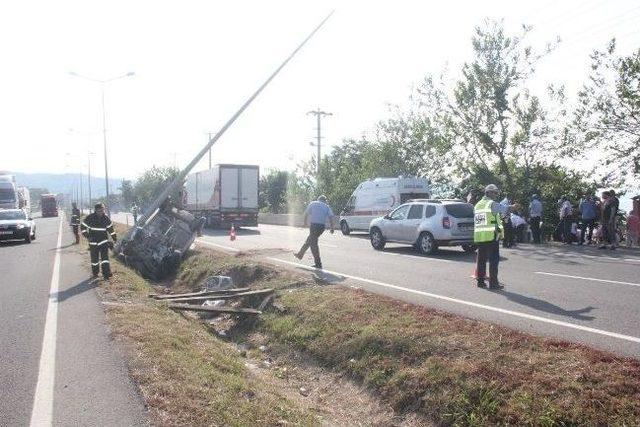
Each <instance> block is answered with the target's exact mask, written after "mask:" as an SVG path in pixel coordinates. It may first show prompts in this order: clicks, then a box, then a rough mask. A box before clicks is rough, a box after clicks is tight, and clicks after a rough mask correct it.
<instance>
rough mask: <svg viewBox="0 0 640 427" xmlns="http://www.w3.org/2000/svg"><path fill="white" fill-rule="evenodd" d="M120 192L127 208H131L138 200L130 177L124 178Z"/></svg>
mask: <svg viewBox="0 0 640 427" xmlns="http://www.w3.org/2000/svg"><path fill="white" fill-rule="evenodd" d="M119 190H120V193H121V195H122V203H123V205H124V208H125V209H130V208H131V206H132V205H133V203H134V202H135V200H136V195H135V191H134V188H133V183H132V182H131V181H130V180H128V179H123V180H122V184H120V188H119Z"/></svg>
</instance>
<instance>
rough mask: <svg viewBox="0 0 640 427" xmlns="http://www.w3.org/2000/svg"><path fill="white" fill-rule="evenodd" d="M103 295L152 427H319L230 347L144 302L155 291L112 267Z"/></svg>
mask: <svg viewBox="0 0 640 427" xmlns="http://www.w3.org/2000/svg"><path fill="white" fill-rule="evenodd" d="M112 266H113V268H114V277H113V278H112V280H111V281H110V282H108V283H107V282H103V283H102V284H101V286H100V290H99V292H100V294H101V297H102V299H103V302H104V304H105V311H106V313H107V319H108V321H109V323H110V325H111V328H112V334H113V336H114V338H115V339H116V340H118V341H120V342H121V343H122V344H123V345H124V348H125V349H126V353H127V355H128V357H129V366H130V372H131V375H132V377H133V379H134V380H135V382H136V383H137V385H138V387H139V390H140V392H141V394H142V396H143V398H144V400H145V402H146V405H147V407H148V409H149V412H150V416H151V420H152V423H153V424H154V425H194V426H195V425H221V426H222V425H224V426H250V425H256V426H257V425H315V424H318V422H317V420H316V417H315V414H314V412H313V411H311V410H308V409H304V408H300V406H299V405H297V404H296V403H294V402H292V401H290V400H289V399H287V398H286V396H283V394H282V393H281V392H280V390H278V389H276V388H275V387H273V386H272V385H271V384H269V383H266V382H263V381H260V380H259V379H258V378H256V377H255V376H254V375H252V374H251V373H250V372H249V371H248V369H247V367H246V365H245V359H244V358H243V357H241V356H240V354H239V352H238V351H237V350H236V349H235V347H234V346H233V345H232V344H229V343H227V342H224V341H221V340H219V339H217V338H216V337H214V336H212V335H211V334H210V333H209V332H208V331H207V330H206V329H205V328H204V327H203V326H202V325H201V324H199V323H196V322H193V321H190V320H189V319H187V318H185V317H183V316H181V315H179V314H177V313H175V312H173V311H172V310H169V309H168V308H166V305H165V304H162V303H160V302H154V301H151V300H149V299H148V298H147V294H148V293H149V292H152V291H153V289H152V288H151V286H150V285H149V284H148V283H147V282H146V281H145V280H144V279H142V278H140V277H139V276H138V275H136V274H135V273H134V272H133V271H132V270H130V269H128V268H126V267H125V266H123V265H122V264H120V263H118V262H114V263H112Z"/></svg>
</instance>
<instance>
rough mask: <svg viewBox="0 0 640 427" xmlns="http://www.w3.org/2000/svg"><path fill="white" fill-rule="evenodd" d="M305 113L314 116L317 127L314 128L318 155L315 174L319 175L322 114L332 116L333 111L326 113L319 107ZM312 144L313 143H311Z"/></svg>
mask: <svg viewBox="0 0 640 427" xmlns="http://www.w3.org/2000/svg"><path fill="white" fill-rule="evenodd" d="M307 114H313V115H314V116H316V120H317V128H316V131H317V133H316V140H317V142H316V144H315V145H316V147H317V148H318V157H317V158H316V176H320V159H321V155H322V142H321V141H322V116H333V113H327V112H326V111H322V110H321V109H320V107H318V109H317V110H312V111H309V112H308V113H307ZM311 145H313V144H311Z"/></svg>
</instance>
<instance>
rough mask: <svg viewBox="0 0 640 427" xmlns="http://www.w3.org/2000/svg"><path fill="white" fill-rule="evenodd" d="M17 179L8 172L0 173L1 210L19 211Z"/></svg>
mask: <svg viewBox="0 0 640 427" xmlns="http://www.w3.org/2000/svg"><path fill="white" fill-rule="evenodd" d="M19 208H20V201H19V196H18V188H17V187H16V179H15V177H14V176H13V175H11V174H9V173H8V172H0V209H19Z"/></svg>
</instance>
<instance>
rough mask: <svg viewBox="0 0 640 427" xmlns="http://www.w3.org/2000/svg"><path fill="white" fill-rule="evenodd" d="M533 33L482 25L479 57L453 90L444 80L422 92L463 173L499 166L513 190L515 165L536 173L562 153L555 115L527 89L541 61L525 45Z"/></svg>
mask: <svg viewBox="0 0 640 427" xmlns="http://www.w3.org/2000/svg"><path fill="white" fill-rule="evenodd" d="M528 30H529V29H528V28H526V27H523V31H522V34H520V35H517V36H507V35H506V34H505V32H504V29H503V27H502V24H500V23H497V22H494V21H486V22H485V24H484V25H483V26H481V27H476V30H475V34H474V36H473V38H472V47H473V54H474V58H473V60H472V61H471V62H468V63H465V64H464V65H463V67H462V70H461V74H462V78H461V79H459V80H458V81H457V82H455V84H454V85H453V88H452V89H451V90H449V89H448V88H447V87H446V84H445V83H444V77H443V78H442V79H440V82H439V83H438V84H437V85H436V84H434V82H433V80H432V79H431V78H427V79H426V80H425V81H424V82H423V84H422V85H421V86H420V87H419V88H418V91H417V92H418V94H419V95H420V96H421V97H422V98H423V101H422V103H423V104H428V105H431V106H432V111H433V115H432V122H433V123H434V124H436V125H437V127H438V128H439V132H438V133H439V138H442V139H447V140H449V141H450V143H451V147H452V151H451V153H450V157H452V158H455V159H456V163H457V170H458V171H459V173H461V174H462V175H463V176H464V175H469V174H470V173H471V172H472V170H473V169H474V168H475V167H476V165H481V166H482V167H483V168H484V169H486V170H492V169H493V168H494V166H495V167H497V172H498V174H499V175H500V176H502V177H504V185H505V187H506V189H507V190H508V191H513V190H514V189H515V187H514V185H515V180H514V173H515V170H514V168H515V167H520V166H524V167H525V168H528V169H531V168H532V167H533V166H534V165H536V164H540V163H541V162H544V161H545V160H549V159H552V155H553V154H554V152H555V151H556V150H560V149H561V145H560V144H559V143H558V142H557V141H558V139H557V138H553V137H552V136H551V134H552V132H553V129H554V127H553V126H551V124H550V123H549V121H550V119H551V118H550V116H549V115H548V114H547V112H546V111H545V109H544V108H543V106H542V104H541V101H540V99H539V98H538V97H536V96H533V95H532V94H530V92H529V91H528V89H527V87H526V84H527V80H528V78H529V77H530V76H531V74H532V73H533V71H534V69H535V68H534V67H535V63H536V62H537V60H538V59H539V58H540V57H541V56H540V55H536V54H534V53H533V51H532V49H531V47H529V46H525V45H524V38H525V36H526V34H527V32H528ZM549 49H550V46H548V47H547V51H548V50H549ZM555 93H556V94H561V93H562V92H561V91H557V92H555Z"/></svg>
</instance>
